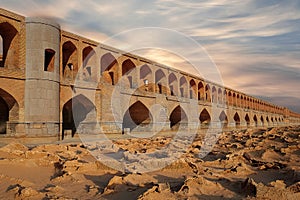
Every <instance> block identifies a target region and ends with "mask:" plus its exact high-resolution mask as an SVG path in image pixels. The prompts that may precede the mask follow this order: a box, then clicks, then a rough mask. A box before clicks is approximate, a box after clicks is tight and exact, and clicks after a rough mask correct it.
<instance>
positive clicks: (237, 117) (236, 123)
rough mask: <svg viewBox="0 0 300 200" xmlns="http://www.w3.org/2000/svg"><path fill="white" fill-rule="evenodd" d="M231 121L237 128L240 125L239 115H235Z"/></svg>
mask: <svg viewBox="0 0 300 200" xmlns="http://www.w3.org/2000/svg"><path fill="white" fill-rule="evenodd" d="M233 119H234V121H235V127H239V126H240V125H241V120H240V116H239V114H238V113H235V115H234V117H233Z"/></svg>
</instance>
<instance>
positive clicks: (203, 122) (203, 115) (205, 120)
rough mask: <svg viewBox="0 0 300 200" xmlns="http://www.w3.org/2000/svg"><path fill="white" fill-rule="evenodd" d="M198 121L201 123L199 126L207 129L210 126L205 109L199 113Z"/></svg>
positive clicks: (208, 116)
mask: <svg viewBox="0 0 300 200" xmlns="http://www.w3.org/2000/svg"><path fill="white" fill-rule="evenodd" d="M199 120H200V122H201V126H204V127H208V126H209V125H210V122H211V117H210V114H209V112H208V111H207V110H206V109H205V108H204V109H203V110H202V112H201V113H200V116H199Z"/></svg>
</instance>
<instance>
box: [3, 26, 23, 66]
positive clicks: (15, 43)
mask: <svg viewBox="0 0 300 200" xmlns="http://www.w3.org/2000/svg"><path fill="white" fill-rule="evenodd" d="M0 36H1V39H2V43H1V48H0V49H2V55H0V67H14V68H17V67H19V62H18V61H19V59H18V57H19V32H18V31H17V29H16V28H15V27H14V26H13V25H12V24H10V23H9V22H2V23H0Z"/></svg>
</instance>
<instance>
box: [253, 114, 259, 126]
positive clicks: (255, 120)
mask: <svg viewBox="0 0 300 200" xmlns="http://www.w3.org/2000/svg"><path fill="white" fill-rule="evenodd" d="M253 120H254V123H255V127H257V126H258V120H257V117H256V115H254V117H253Z"/></svg>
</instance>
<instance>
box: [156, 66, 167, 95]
mask: <svg viewBox="0 0 300 200" xmlns="http://www.w3.org/2000/svg"><path fill="white" fill-rule="evenodd" d="M166 82H167V78H166V75H165V73H164V72H163V71H162V70H161V69H159V70H157V71H156V72H155V84H156V85H157V88H156V92H157V93H159V94H166V93H167V88H166Z"/></svg>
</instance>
